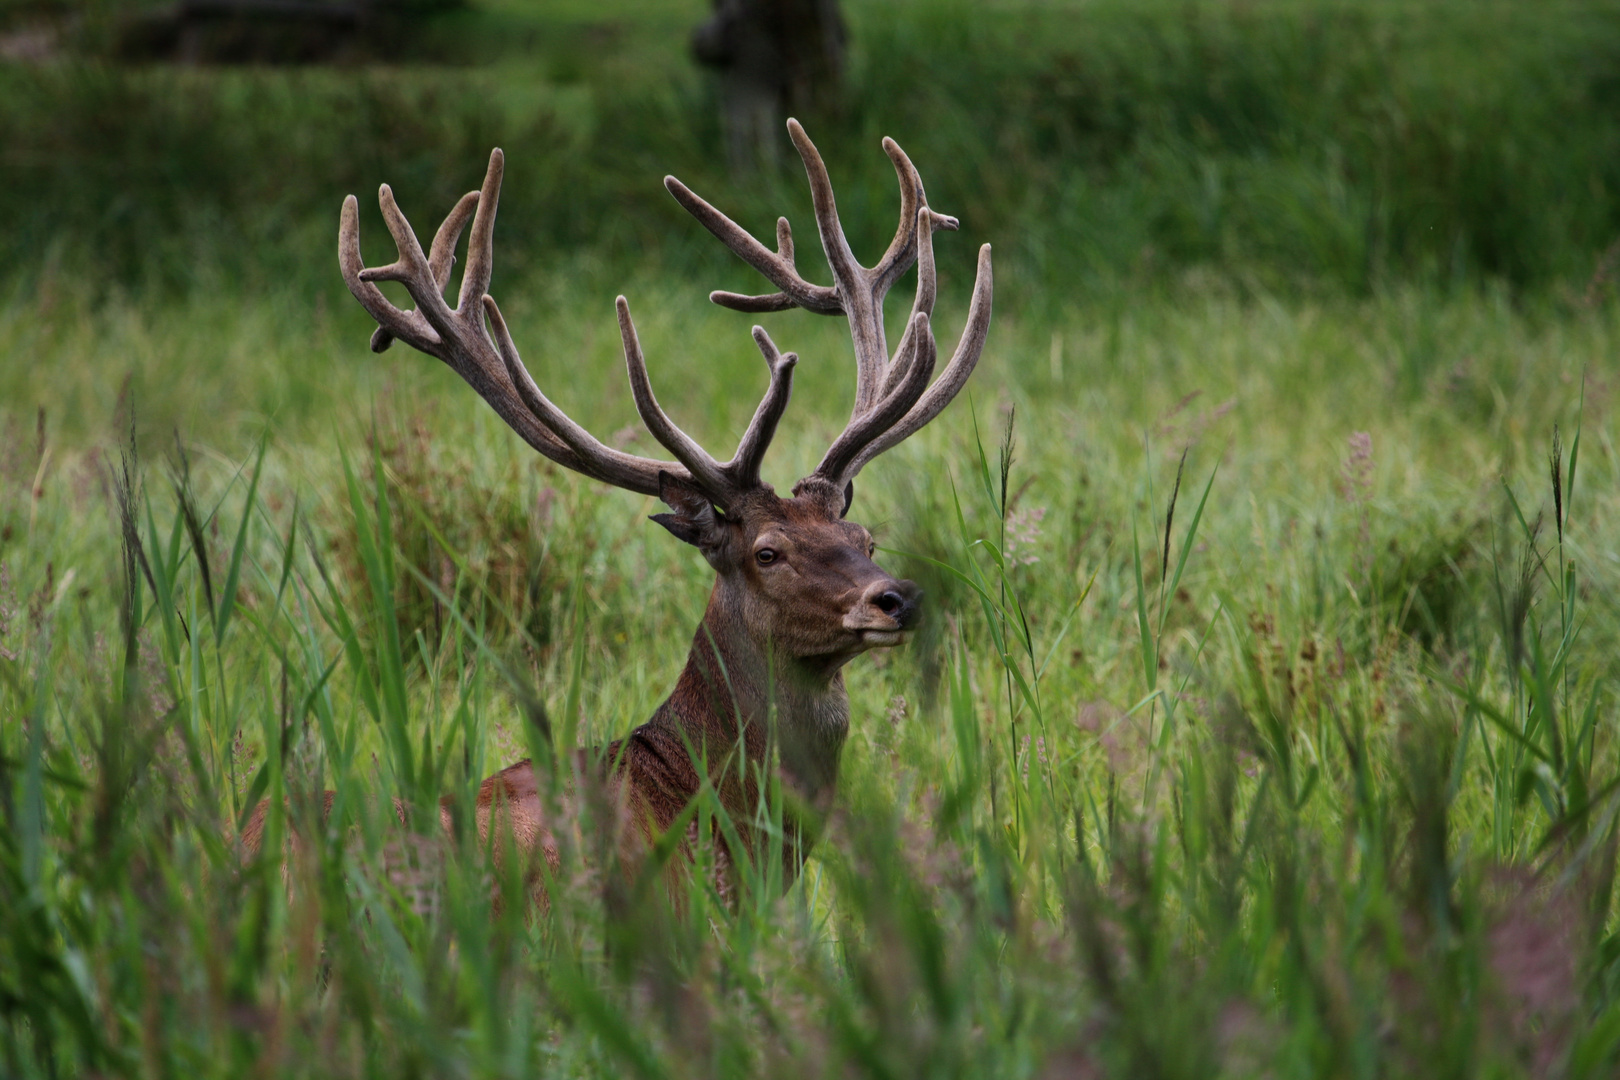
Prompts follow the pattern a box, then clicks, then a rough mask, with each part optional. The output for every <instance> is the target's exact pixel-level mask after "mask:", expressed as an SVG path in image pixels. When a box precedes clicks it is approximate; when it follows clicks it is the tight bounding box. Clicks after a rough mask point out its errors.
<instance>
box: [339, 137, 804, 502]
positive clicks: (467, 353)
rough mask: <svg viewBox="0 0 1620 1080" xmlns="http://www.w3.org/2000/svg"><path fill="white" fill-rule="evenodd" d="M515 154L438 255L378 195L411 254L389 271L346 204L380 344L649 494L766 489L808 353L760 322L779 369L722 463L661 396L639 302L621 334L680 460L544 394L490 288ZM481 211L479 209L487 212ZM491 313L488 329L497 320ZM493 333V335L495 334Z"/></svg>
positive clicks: (647, 419)
mask: <svg viewBox="0 0 1620 1080" xmlns="http://www.w3.org/2000/svg"><path fill="white" fill-rule="evenodd" d="M505 161H506V159H505V157H504V155H502V153H501V151H500V150H498V149H497V150H494V151H492V152H491V153H490V155H489V171H488V173H487V174H485V176H484V186H483V189H482V190H481V191H472V192H468V193H467V194H466V195H464V196H462V198H461V201H459V202H458V203H456V206H455V208H454V209H453V210H451V211H450V214H449V216H448V217H446V218H445V219H444V224H443V225H441V226H439V231H438V233H437V234H436V235H435V236H434V238H433V246H432V248H431V249H430V251H429V253H428V254H427V255H423V253H422V245H421V244H420V243H419V242H418V241H417V239H416V234H415V232H413V231H412V229H411V226H410V223H409V222H408V221H406V220H405V215H404V214H402V213H401V212H400V209H399V207H398V206H397V205H396V204H395V202H394V194H393V192H392V191H391V190H390V189H389V187H388V185H387V184H384V185H382V188H381V189H380V190H379V192H378V202H379V203H380V204H381V206H382V213H383V220H384V221H385V222H387V225H388V231H389V232H390V233H392V234H393V237H394V243H395V244H396V245H397V246H398V248H399V258H398V259H397V260H396V261H394V262H392V263H390V264H389V265H387V266H382V267H374V268H367V267H366V266H365V265H364V263H363V262H362V261H361V258H360V225H359V217H360V210H359V203H358V202H357V201H356V199H355V197H354V196H353V195H350V196H349V197H348V198H346V199H344V200H343V217H342V221H341V224H340V225H339V228H338V263H339V265H340V266H341V267H342V269H343V280H344V281H345V282H347V283H348V286H349V291H350V292H352V293H354V296H355V299H356V300H359V301H360V304H361V306H362V307H364V308H365V309H366V310H367V311H368V312H370V313H371V317H372V318H374V319H376V320H377V330H376V332H375V333H373V334H372V338H371V347H372V349H373V350H375V351H377V352H382V351H383V350H384V349H386V348H388V346H389V345H390V344H392V343H393V341H394V339H395V338H398V339H399V340H400V341H403V342H405V344H407V345H409V346H411V347H412V348H414V349H418V350H420V351H422V352H425V353H427V354H428V355H429V356H434V357H437V358H438V359H440V360H443V361H444V362H445V363H446V364H448V365H449V366H450V367H451V368H452V369H454V371H455V372H456V373H457V374H458V375H460V376H461V377H462V378H463V379H465V380H466V381H467V383H468V385H470V386H471V387H472V388H473V389H474V390H476V391H477V392H478V395H479V396H480V397H482V398H483V399H484V400H485V401H486V402H488V403H489V405H490V407H491V408H493V409H494V410H495V412H496V413H497V414H499V415H500V417H501V419H502V420H504V421H506V423H507V425H508V426H510V427H511V428H512V430H514V431H516V432H517V433H518V434H519V435H520V436H522V437H523V440H524V441H525V442H527V443H528V444H529V445H530V446H532V447H534V448H535V449H536V450H538V451H539V452H540V453H542V454H544V455H545V456H546V457H548V458H550V459H551V460H552V461H555V462H556V463H557V464H559V465H561V466H563V467H564V468H567V469H572V470H574V471H575V472H579V473H584V474H585V475H586V476H589V477H592V478H594V479H597V480H601V481H603V482H604V483H608V484H612V485H614V486H615V487H622V488H627V489H629V490H631V491H636V492H640V493H642V494H644V495H658V494H660V488H661V480H660V475H659V474H660V473H668V474H669V475H671V476H674V477H675V478H677V479H679V480H685V481H687V482H689V483H693V484H695V485H697V486H698V487H699V488H700V489H701V490H702V491H703V492H704V493H705V494H706V495H708V496H709V498H711V499H712V500H713V501H714V502H715V503H716V504H718V505H719V506H721V507H726V506H728V505H729V504H730V503H732V502H733V501H734V500H735V499H736V498H737V497H738V496H739V495H741V494H742V493H743V492H746V491H748V490H750V489H752V488H755V487H758V486H759V484H760V478H759V466H760V461H761V460H762V459H763V457H764V456H765V450H766V447H767V446H768V445H769V444H770V441H771V436H772V435H774V434H775V432H776V424H777V421H778V420H780V419H781V417H782V410H783V409H785V408H786V407H787V402H788V395H789V393H790V392H791V389H792V382H793V365H794V363H795V362H796V361H797V360H798V357H797V356H795V355H794V354H793V353H786V354H783V353H781V352H780V351H778V350H777V348H776V345H775V344H774V343H773V342H772V341H771V339H770V337H769V335H767V334H766V333H765V331H764V330H763V329H762V328H760V327H758V326H756V327H754V341H755V343H756V344H757V345H758V346H759V350H760V352H761V353H762V354H763V355H764V357H765V363H766V365H767V366H768V367H769V369H770V385H769V387H768V388H767V390H766V392H765V397H764V399H763V400H762V401H761V402H760V404H759V408H758V410H756V411H755V413H754V418H753V420H752V421H751V422H750V423H749V425H748V430H747V431H746V432H744V434H743V437H742V440H741V442H740V443H739V444H738V447H737V453H736V456H735V457H733V458H732V459H731V460H730V461H728V462H725V463H721V462H718V461H716V460H715V459H714V458H712V457H710V456H709V454H708V453H707V452H706V451H705V450H704V449H703V448H702V447H700V446H699V445H698V444H697V443H696V442H694V441H693V440H692V439H691V438H690V437H688V436H687V435H686V433H685V432H683V431H681V429H680V428H678V427H676V426H675V424H674V423H673V422H672V421H671V420H670V419H669V417H668V416H667V415H665V413H664V411H663V409H661V408H660V407H659V405H658V401H657V399H656V398H654V397H653V392H652V385H651V383H650V382H649V380H648V377H647V364H646V361H645V359H644V358H643V357H642V353H641V344H640V342H639V341H638V340H637V338H636V328H635V325H634V323H632V322H631V319H630V305H629V304H628V303H627V302H626V301H625V299H624V297H622V296H621V297H619V298H618V311H619V331H620V334H621V336H622V337H623V340H624V354H625V365H626V367H627V368H628V369H629V374H630V389H631V393H632V394H633V396H634V397H635V403H636V411H637V412H638V413H640V414H641V419H642V421H643V422H644V423H645V424H646V425H647V429H648V430H649V431H650V432H652V434H653V436H654V437H655V438H657V440H658V441H659V442H660V443H661V444H663V446H664V447H665V449H667V450H668V451H669V452H670V453H671V454H673V455H674V456H675V459H676V461H678V462H679V463H680V464H678V465H677V464H675V463H673V462H664V461H657V460H654V459H652V458H644V457H637V456H635V455H633V454H626V453H622V452H620V451H618V450H615V449H613V448H612V447H609V446H604V445H603V444H602V443H601V442H599V441H598V440H597V439H596V438H595V437H593V436H592V435H591V433H590V432H588V431H586V430H585V429H584V428H582V427H580V426H579V425H578V424H576V423H575V422H574V421H573V420H571V419H569V418H568V416H567V415H566V414H565V413H563V411H562V410H561V409H559V408H557V406H555V405H553V404H552V403H551V401H550V400H549V399H548V398H547V397H546V395H545V394H544V393H542V392H541V390H540V388H539V387H538V386H537V385H535V382H534V379H533V378H531V377H530V375H529V371H528V369H527V368H525V367H524V366H523V360H522V359H521V358H520V357H519V356H518V351H517V346H516V345H514V344H513V343H512V335H511V333H510V332H509V331H508V329H507V326H506V320H505V319H503V318H502V317H501V312H500V308H499V307H498V306H496V303H495V299H494V297H492V296H490V295H489V292H488V290H489V280H490V274H491V271H492V269H493V247H494V243H493V240H494V231H495V208H496V204H497V203H498V201H499V199H500V192H501V175H502V173H503V171H504V168H505ZM475 211H476V213H475ZM469 218H471V219H472V234H471V236H470V237H469V238H468V241H467V269H466V271H465V272H464V273H463V274H462V279H461V294H460V297H459V298H458V300H457V302H456V306H455V307H454V308H451V307H450V306H449V305H448V304H447V303H446V302H445V299H444V288H445V286H446V285H448V284H449V280H450V268H451V265H452V264H453V263H454V262H455V248H456V242H457V241H458V240H459V239H460V237H461V232H462V230H463V229H464V228H466V225H467V221H468V219H469ZM378 281H397V282H399V283H400V284H402V285H404V286H405V291H406V292H408V293H409V294H410V296H411V299H412V300H414V301H416V308H415V309H414V310H410V311H401V310H400V309H399V308H396V307H395V306H394V305H393V304H391V303H389V301H388V299H387V297H385V296H383V294H382V290H380V289H378V288H377V286H376V284H375V282H378ZM486 319H487V320H488V329H487V330H486V328H485V320H486ZM491 333H493V337H492V336H491Z"/></svg>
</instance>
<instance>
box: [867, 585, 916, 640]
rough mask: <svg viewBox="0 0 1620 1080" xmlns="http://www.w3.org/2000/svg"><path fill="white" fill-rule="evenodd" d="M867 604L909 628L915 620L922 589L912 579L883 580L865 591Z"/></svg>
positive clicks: (903, 626)
mask: <svg viewBox="0 0 1620 1080" xmlns="http://www.w3.org/2000/svg"><path fill="white" fill-rule="evenodd" d="M866 599H867V602H868V603H869V604H871V605H872V606H873V607H875V608H877V609H878V610H879V611H881V612H882V613H883V614H885V615H887V616H888V617H889V618H891V619H893V620H894V621H895V622H897V623H899V624H900V628H901V629H902V630H909V629H911V627H912V626H914V625H915V624H916V622H917V614H918V612H919V610H920V607H919V604H918V602H919V601H920V600H921V599H922V590H921V589H919V588H918V587H917V584H916V582H913V581H883V582H878V583H877V584H876V585H873V586H872V588H871V589H869V590H868V591H867V594H866Z"/></svg>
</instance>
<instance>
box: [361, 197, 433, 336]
mask: <svg viewBox="0 0 1620 1080" xmlns="http://www.w3.org/2000/svg"><path fill="white" fill-rule="evenodd" d="M338 268H339V269H340V270H342V271H343V280H344V282H345V283H346V284H347V285H348V286H349V291H350V292H351V293H353V294H354V298H355V299H356V300H358V301H360V306H361V307H363V308H365V309H366V312H367V313H368V314H369V315H370V316H371V317H372V318H373V319H375V320H377V327H378V329H379V330H383V331H386V332H387V333H388V334H389V340H390V341H392V340H393V339H394V338H396V337H397V338H400V339H401V340H403V341H405V342H406V343H407V344H409V345H411V346H412V347H414V348H417V349H420V350H422V351H423V352H432V350H434V349H436V348H438V347H439V345H440V342H439V335H438V334H437V333H436V332H435V331H434V330H433V328H432V327H431V326H429V325H428V323H427V320H426V319H424V318H423V317H422V315H421V314H420V313H419V312H415V311H401V310H400V309H399V308H397V307H395V306H394V305H393V304H391V303H389V301H388V298H387V297H386V296H384V295H383V293H382V290H381V289H379V288H377V286H376V285H374V284H372V282H371V280H370V279H369V278H367V277H364V276H362V275H364V274H365V272H366V265H365V262H364V260H362V259H361V257H360V201H359V200H358V199H356V198H355V197H354V196H353V195H350V196H349V197H348V198H346V199H344V200H343V214H342V216H341V217H340V218H339V219H338ZM375 340H376V339H375V337H374V338H373V342H375ZM382 348H387V345H386V344H385V345H383V347H382ZM377 351H379V352H381V351H382V350H381V349H378V350H377Z"/></svg>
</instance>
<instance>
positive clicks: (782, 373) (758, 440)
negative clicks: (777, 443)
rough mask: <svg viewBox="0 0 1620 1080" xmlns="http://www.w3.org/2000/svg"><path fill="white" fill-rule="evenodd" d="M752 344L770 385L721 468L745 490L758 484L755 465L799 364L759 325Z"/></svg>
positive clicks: (789, 392)
mask: <svg viewBox="0 0 1620 1080" xmlns="http://www.w3.org/2000/svg"><path fill="white" fill-rule="evenodd" d="M754 344H756V345H758V346H759V351H760V353H761V354H762V355H763V356H764V357H765V364H766V366H767V367H769V368H770V369H771V384H770V386H769V387H767V388H766V390H765V396H764V397H763V398H761V399H760V402H759V408H757V409H755V410H754V418H753V419H752V420H750V421H749V422H748V430H746V431H744V432H743V437H742V438H741V439H740V440H739V441H738V443H737V453H736V455H735V456H734V457H733V458H732V459H731V461H730V462H729V463H728V464H727V465H726V466H724V467H725V468H726V469H727V470H728V471H730V473H731V475H732V479H733V480H734V481H735V482H736V483H737V484H738V485H739V486H740V487H745V488H750V487H756V486H758V485H759V483H760V479H759V466H760V463H761V462H762V461H764V460H765V450H766V449H767V448H768V447H769V446H770V444H771V439H772V437H774V436H775V435H776V425H777V422H778V421H780V420H781V419H782V413H783V411H784V410H786V409H787V404H788V398H789V397H790V396H792V393H793V365H795V364H797V363H798V362H799V356H798V354H797V353H786V354H784V353H782V352H781V351H779V350H778V349H777V347H776V342H774V341H772V340H771V336H770V335H769V334H767V333H766V332H765V328H764V327H763V326H756V327H754Z"/></svg>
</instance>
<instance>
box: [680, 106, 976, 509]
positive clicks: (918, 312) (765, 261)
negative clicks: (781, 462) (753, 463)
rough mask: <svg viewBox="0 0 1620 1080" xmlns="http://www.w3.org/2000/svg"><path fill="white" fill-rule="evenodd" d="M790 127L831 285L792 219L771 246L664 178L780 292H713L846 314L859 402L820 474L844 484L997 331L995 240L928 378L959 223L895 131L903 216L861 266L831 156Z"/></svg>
mask: <svg viewBox="0 0 1620 1080" xmlns="http://www.w3.org/2000/svg"><path fill="white" fill-rule="evenodd" d="M787 126H788V135H789V137H790V138H791V139H792V140H793V145H794V146H795V147H796V148H797V149H798V151H799V156H800V158H801V159H803V161H804V170H805V174H806V176H807V177H808V178H809V181H810V196H811V202H812V204H813V205H814V208H815V217H816V229H817V232H818V233H819V234H820V237H821V246H822V250H823V251H824V252H825V253H826V256H827V264H828V266H829V267H830V268H831V270H832V276H833V285H832V286H830V287H829V286H825V285H815V284H812V283H811V282H809V281H807V280H805V278H804V277H803V276H801V275H800V274H799V271H798V269H797V267H796V266H795V264H794V249H793V231H792V229H791V227H790V226H789V225H788V220H787V218H779V219H778V220H777V223H776V251H775V252H774V253H773V252H772V251H771V250H770V249H769V248H767V247H766V246H765V245H764V244H762V243H760V242H759V241H758V240H756V239H754V237H753V236H751V235H750V234H749V233H748V231H747V230H746V229H744V228H742V226H740V225H738V224H737V223H736V222H734V221H732V220H731V219H730V218H729V217H727V216H726V215H725V214H723V213H721V212H720V211H719V210H717V209H715V207H713V206H712V205H710V204H709V203H708V202H706V201H704V200H703V199H702V198H700V197H699V196H698V195H696V194H695V193H693V192H692V190H691V189H690V188H688V187H687V186H686V185H685V184H683V183H681V182H680V181H679V180H677V179H675V177H673V176H666V177H665V178H664V186H665V187H666V188H668V189H669V192H670V194H671V195H673V196H674V197H675V200H676V201H677V202H679V203H680V204H681V205H682V206H683V207H685V208H686V210H687V211H688V212H689V213H690V214H691V215H692V216H693V217H695V218H697V219H698V221H699V222H701V223H702V224H703V226H704V227H705V228H707V229H708V230H709V231H710V232H711V233H713V234H714V235H715V236H716V237H718V238H719V239H720V241H721V242H722V243H724V244H725V245H726V246H727V247H728V248H730V249H731V250H732V252H734V253H735V254H736V255H737V256H738V257H739V258H741V259H742V260H743V261H744V262H746V263H748V265H750V266H752V267H753V268H754V269H756V270H758V271H759V272H760V273H761V274H763V275H764V276H765V278H766V280H768V281H769V282H770V283H771V284H773V285H775V286H776V288H777V290H778V291H777V292H774V293H767V294H762V295H758V296H749V295H744V294H741V293H732V292H723V291H716V292H712V293H710V294H709V299H710V300H712V301H713V302H715V303H716V304H720V305H721V306H723V307H728V308H731V309H733V310H736V311H745V312H769V311H785V310H787V309H789V308H795V307H797V308H803V309H804V310H806V311H813V312H816V313H817V314H822V315H843V316H844V317H845V318H846V319H848V321H849V327H850V337H851V340H852V341H853V343H854V347H855V405H854V408H853V409H852V410H851V413H850V421H849V424H848V426H847V427H846V428H845V429H844V432H843V434H841V435H840V436H839V437H838V438H837V439H836V440H834V442H833V444H832V446H831V447H829V448H828V450H827V453H826V455H825V456H824V457H823V458H822V461H821V464H820V465H818V466H817V467H816V470H815V472H814V473H813V474H812V475H815V476H819V477H823V478H825V479H827V480H830V481H831V482H832V483H833V484H834V485H836V486H838V487H843V486H844V485H845V484H846V483H848V482H849V481H850V480H852V479H853V478H854V477H855V475H856V474H857V473H858V472H860V470H861V469H862V468H863V467H864V466H865V465H866V463H867V462H869V461H871V460H872V459H873V458H875V457H876V456H877V455H878V454H881V453H882V452H883V451H884V450H887V449H889V448H890V447H892V446H894V445H896V444H897V443H899V442H900V441H902V440H903V439H905V438H907V437H908V436H910V435H912V434H913V433H915V432H916V431H918V430H919V429H920V428H922V427H923V426H924V425H925V424H927V423H928V422H929V421H930V420H932V419H933V418H934V417H936V416H938V415H939V414H940V412H941V411H943V410H944V408H945V406H947V405H949V404H950V403H951V400H952V399H953V398H954V397H955V396H956V394H957V393H958V392H959V391H960V390H961V389H962V387H963V385H965V384H966V382H967V379H968V376H970V375H971V374H972V373H973V369H974V367H975V366H977V364H978V362H979V357H980V355H981V354H982V353H983V351H984V343H985V338H986V336H987V335H988V333H989V329H990V309H991V299H992V292H993V275H992V271H991V265H990V245H989V244H986V245H984V246H983V247H982V248H980V249H979V263H978V273H977V276H976V278H975V280H974V284H973V299H972V302H971V304H970V306H969V309H968V320H967V325H966V326H965V327H964V328H963V330H962V337H961V339H960V341H959V342H958V344H957V347H956V351H955V353H954V354H953V355H952V357H951V360H950V363H949V364H947V365H946V368H945V371H944V372H943V373H942V374H941V375H940V377H939V379H938V380H937V381H936V382H935V383H934V384H933V385H932V386H929V384H928V379H929V378H930V376H931V375H932V374H933V370H934V363H935V357H936V346H935V343H934V338H933V331H932V329H931V318H932V316H933V310H934V301H935V299H936V298H937V295H938V281H937V277H936V271H935V265H934V250H933V234H934V231H935V230H936V229H944V230H948V231H954V230H955V229H956V228H957V227H958V222H957V219H956V218H953V217H948V216H946V215H944V214H940V213H936V212H935V211H933V210H932V209H930V208H929V206H928V199H927V196H926V194H925V193H924V191H923V184H922V178H921V176H919V175H918V173H917V169H916V167H915V166H913V165H912V163H911V159H910V158H908V157H907V156H906V154H905V151H903V150H901V149H900V147H899V145H898V144H896V143H895V141H894V140H893V139H889V138H885V139H884V140H883V150H884V152H885V153H886V154H888V155H889V160H890V161H891V162H893V163H894V170H895V173H896V175H897V176H898V177H899V180H900V224H899V227H898V228H897V229H896V231H895V235H894V239H893V240H892V241H891V242H890V244H889V248H888V250H887V251H885V252H884V253H883V257H882V258H880V259H879V260H878V261H877V263H875V264H874V265H873V266H871V267H865V266H862V265H861V264H860V263H859V262H858V261H856V259H855V255H854V253H853V252H852V251H851V250H850V247H849V241H848V239H847V238H846V237H845V236H844V229H843V225H842V224H841V223H840V221H839V218H838V207H837V203H836V200H835V199H834V197H833V189H832V181H831V180H830V179H829V177H828V175H827V167H826V164H825V163H824V162H823V161H822V159H821V155H820V153H819V152H817V150H816V147H815V144H814V143H812V142H811V141H810V137H809V136H808V135H806V134H805V133H804V128H803V127H801V126H800V125H799V122H798V121H797V120H789V121H788V122H787ZM913 263H915V264H916V265H917V293H916V297H915V299H914V300H913V302H912V308H911V317H910V318H909V319H908V320H907V323H906V330H905V333H904V334H903V335H902V337H901V340H900V343H899V345H898V347H897V348H896V349H895V351H894V355H893V356H892V357H891V356H890V355H889V351H888V344H887V341H886V340H885V337H884V330H883V303H884V300H885V299H886V297H887V296H888V292H889V289H890V288H891V287H892V286H893V285H894V283H895V282H896V281H898V280H899V279H900V277H901V275H903V274H904V273H905V272H906V271H907V270H908V269H910V268H911V266H912V264H913ZM666 445H667V444H666Z"/></svg>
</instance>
